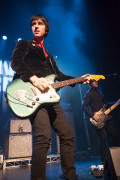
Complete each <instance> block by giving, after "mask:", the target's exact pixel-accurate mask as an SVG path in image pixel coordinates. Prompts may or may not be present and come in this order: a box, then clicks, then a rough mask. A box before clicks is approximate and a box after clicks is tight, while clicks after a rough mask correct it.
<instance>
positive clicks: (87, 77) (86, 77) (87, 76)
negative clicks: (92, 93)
mask: <svg viewBox="0 0 120 180" xmlns="http://www.w3.org/2000/svg"><path fill="white" fill-rule="evenodd" d="M82 77H84V78H85V80H84V81H83V82H82V84H89V83H90V80H92V78H91V77H90V74H85V75H83V76H82Z"/></svg>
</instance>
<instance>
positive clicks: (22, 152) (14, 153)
mask: <svg viewBox="0 0 120 180" xmlns="http://www.w3.org/2000/svg"><path fill="white" fill-rule="evenodd" d="M4 153H5V157H6V158H18V157H29V156H32V134H9V138H8V142H6V143H5V147H4Z"/></svg>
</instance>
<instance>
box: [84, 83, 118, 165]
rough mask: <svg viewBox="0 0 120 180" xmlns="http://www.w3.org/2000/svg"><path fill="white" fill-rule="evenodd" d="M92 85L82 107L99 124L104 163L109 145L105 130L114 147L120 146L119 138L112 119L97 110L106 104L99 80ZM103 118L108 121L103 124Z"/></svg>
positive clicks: (98, 130) (98, 129)
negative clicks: (99, 86) (119, 144)
mask: <svg viewBox="0 0 120 180" xmlns="http://www.w3.org/2000/svg"><path fill="white" fill-rule="evenodd" d="M90 87H91V88H90V89H89V91H88V92H87V93H86V95H85V97H84V99H83V103H82V108H83V110H84V111H85V112H86V113H87V115H88V116H89V117H90V118H92V119H93V120H94V121H95V122H96V124H97V125H98V128H97V132H98V137H99V143H100V153H101V161H102V163H103V162H104V159H105V153H106V146H107V145H106V136H105V131H106V132H107V133H108V134H109V136H110V138H111V145H112V147H116V146H118V138H117V135H116V132H115V130H114V127H113V125H112V123H111V121H110V120H107V121H106V114H104V112H103V113H101V112H100V114H101V115H99V113H96V112H99V111H100V110H101V109H102V108H103V106H104V104H106V102H105V99H104V97H103V95H102V94H101V92H100V91H99V89H98V81H96V80H91V81H90ZM101 116H102V117H101ZM101 119H103V120H105V121H106V122H104V125H103V126H102V123H101ZM99 124H100V125H101V127H100V126H99ZM94 125H95V124H94ZM97 125H96V126H97Z"/></svg>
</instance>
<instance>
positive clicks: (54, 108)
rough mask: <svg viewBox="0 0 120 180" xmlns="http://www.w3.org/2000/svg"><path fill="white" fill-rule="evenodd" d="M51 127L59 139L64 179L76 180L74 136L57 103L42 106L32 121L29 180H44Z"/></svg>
mask: <svg viewBox="0 0 120 180" xmlns="http://www.w3.org/2000/svg"><path fill="white" fill-rule="evenodd" d="M51 126H52V127H53V128H54V130H55V132H56V133H57V135H58V136H59V138H60V154H61V167H62V171H63V174H64V177H65V178H66V179H71V180H76V179H77V177H76V170H75V167H74V148H73V144H74V134H73V131H72V128H71V127H70V125H69V124H68V122H67V119H66V117H65V114H64V112H63V109H62V108H61V106H60V105H59V104H58V103H54V104H49V105H44V106H43V107H42V108H41V109H39V111H38V112H37V114H36V116H35V118H34V121H33V133H34V137H35V142H34V148H33V155H32V166H31V180H46V157H47V151H48V148H49V144H50V142H51Z"/></svg>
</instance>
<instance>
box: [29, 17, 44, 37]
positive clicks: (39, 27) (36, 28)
mask: <svg viewBox="0 0 120 180" xmlns="http://www.w3.org/2000/svg"><path fill="white" fill-rule="evenodd" d="M31 29H32V32H33V35H34V37H39V38H43V39H44V36H45V33H46V31H45V24H44V23H43V21H42V20H41V19H37V20H34V21H33V22H32V25H31Z"/></svg>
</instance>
